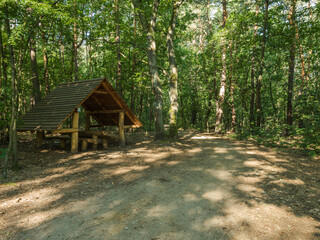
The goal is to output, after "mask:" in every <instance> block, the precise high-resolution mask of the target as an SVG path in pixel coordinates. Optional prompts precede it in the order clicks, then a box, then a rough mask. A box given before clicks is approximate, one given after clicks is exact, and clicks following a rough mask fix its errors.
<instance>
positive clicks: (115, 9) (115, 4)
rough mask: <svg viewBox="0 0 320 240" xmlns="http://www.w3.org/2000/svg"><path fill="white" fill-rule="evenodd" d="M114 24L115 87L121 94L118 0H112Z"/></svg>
mask: <svg viewBox="0 0 320 240" xmlns="http://www.w3.org/2000/svg"><path fill="white" fill-rule="evenodd" d="M114 11H115V25H116V38H115V42H116V46H117V80H116V89H117V90H118V93H119V95H120V96H122V80H121V49H120V18H119V14H120V13H119V0H114Z"/></svg>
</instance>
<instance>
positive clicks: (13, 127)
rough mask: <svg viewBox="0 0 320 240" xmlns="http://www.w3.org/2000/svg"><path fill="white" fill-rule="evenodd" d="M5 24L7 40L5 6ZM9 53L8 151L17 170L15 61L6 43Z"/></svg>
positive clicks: (7, 22)
mask: <svg viewBox="0 0 320 240" xmlns="http://www.w3.org/2000/svg"><path fill="white" fill-rule="evenodd" d="M5 15H6V16H5V23H6V29H7V35H8V38H10V36H11V31H10V23H9V14H8V6H7V5H5ZM8 47H9V52H10V64H11V88H12V89H11V97H12V98H11V99H12V100H11V122H10V142H9V146H10V149H8V152H9V151H12V158H13V164H12V166H13V168H18V157H17V156H18V143H17V119H16V112H17V109H16V108H17V84H16V68H15V61H14V52H13V47H12V45H11V43H10V42H8Z"/></svg>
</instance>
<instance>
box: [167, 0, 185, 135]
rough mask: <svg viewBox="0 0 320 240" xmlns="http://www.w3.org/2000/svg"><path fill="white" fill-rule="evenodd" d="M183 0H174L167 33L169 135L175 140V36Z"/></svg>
mask: <svg viewBox="0 0 320 240" xmlns="http://www.w3.org/2000/svg"><path fill="white" fill-rule="evenodd" d="M182 2H183V1H174V2H173V9H172V16H171V20H170V25H169V28H168V33H167V51H168V58H169V65H170V92H169V95H170V110H169V115H170V129H169V137H170V139H171V140H175V139H177V137H178V126H177V116H178V108H179V104H178V68H177V62H176V57H175V53H174V45H173V37H174V33H175V28H176V22H177V16H178V12H179V7H180V5H181V4H182Z"/></svg>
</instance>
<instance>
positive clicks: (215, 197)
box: [202, 189, 231, 203]
mask: <svg viewBox="0 0 320 240" xmlns="http://www.w3.org/2000/svg"><path fill="white" fill-rule="evenodd" d="M202 197H203V198H204V199H207V200H209V201H210V202H212V203H215V202H219V201H222V200H225V199H227V198H230V197H231V196H230V193H228V192H226V191H224V190H221V189H218V190H214V191H208V192H205V193H204V194H203V195H202Z"/></svg>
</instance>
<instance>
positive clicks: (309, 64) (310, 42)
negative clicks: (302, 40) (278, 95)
mask: <svg viewBox="0 0 320 240" xmlns="http://www.w3.org/2000/svg"><path fill="white" fill-rule="evenodd" d="M308 10H309V13H310V21H312V19H313V16H312V10H311V0H309V2H308ZM312 39H313V37H312V35H311V36H309V38H308V42H309V44H308V45H309V47H310V50H309V54H308V58H307V63H308V64H307V65H308V69H307V73H306V75H307V78H308V79H309V76H310V68H311V56H312V45H313V41H312Z"/></svg>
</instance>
